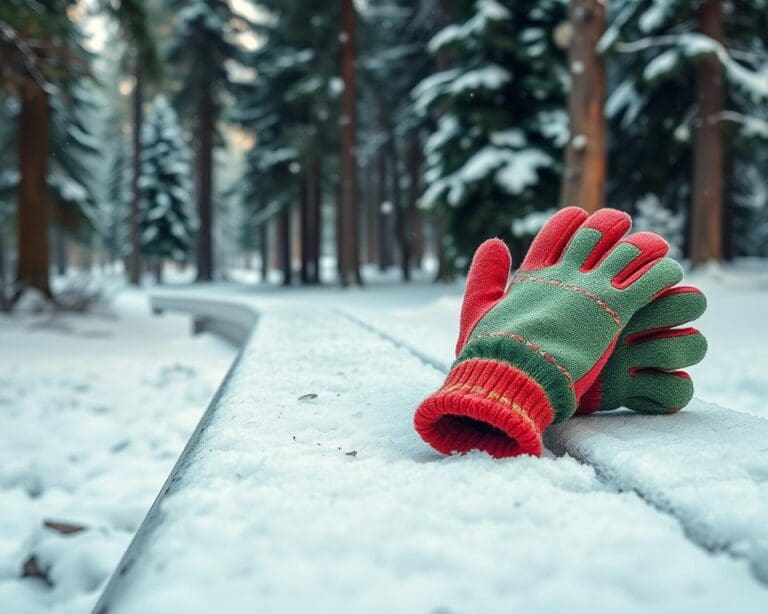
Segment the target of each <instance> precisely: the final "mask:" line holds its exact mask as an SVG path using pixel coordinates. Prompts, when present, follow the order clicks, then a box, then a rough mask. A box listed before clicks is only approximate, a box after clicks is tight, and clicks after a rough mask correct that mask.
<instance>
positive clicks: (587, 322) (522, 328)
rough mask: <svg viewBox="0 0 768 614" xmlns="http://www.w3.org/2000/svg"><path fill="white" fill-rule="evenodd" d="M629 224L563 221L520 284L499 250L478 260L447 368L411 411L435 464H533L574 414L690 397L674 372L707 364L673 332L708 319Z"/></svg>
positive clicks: (569, 216) (692, 293)
mask: <svg viewBox="0 0 768 614" xmlns="http://www.w3.org/2000/svg"><path fill="white" fill-rule="evenodd" d="M631 225H632V222H631V218H630V217H629V215H627V214H626V213H623V212H621V211H617V210H614V209H601V210H600V211H598V212H597V213H594V214H593V215H588V214H587V212H586V211H584V210H582V209H580V208H578V207H568V208H566V209H562V210H561V211H559V212H558V213H557V214H556V215H554V216H553V217H552V218H551V219H550V220H549V221H548V222H547V224H546V225H545V226H544V227H543V228H542V229H541V231H540V232H539V234H538V235H537V236H536V238H535V239H534V241H533V243H532V245H531V248H530V250H529V252H528V255H527V256H526V258H525V260H524V262H523V264H522V266H521V267H520V269H519V271H518V272H517V273H516V274H515V275H514V276H513V278H512V280H511V281H508V279H509V272H510V267H511V258H510V254H509V250H508V249H507V246H506V245H505V244H504V243H503V242H502V241H500V240H499V239H491V240H489V241H486V242H485V243H483V244H482V245H481V246H480V248H479V249H478V250H477V252H476V253H475V256H474V258H473V260H472V265H471V267H470V271H469V276H468V278H467V288H466V293H465V296H464V303H463V305H462V309H461V322H460V330H459V339H458V343H457V345H456V356H457V359H456V362H455V363H454V364H453V366H452V368H451V371H450V373H449V374H448V377H447V379H446V381H445V384H444V385H443V386H442V388H440V389H439V390H438V391H437V392H436V393H434V394H433V395H431V396H429V397H428V398H427V399H425V400H424V401H423V402H422V403H421V405H420V406H419V408H418V409H417V410H416V415H415V417H414V425H415V427H416V430H417V431H418V433H419V435H421V437H422V438H423V439H424V441H426V442H427V443H428V444H430V445H431V446H432V447H433V448H435V449H436V450H437V451H439V452H442V453H444V454H450V453H454V452H458V453H465V452H469V451H470V450H475V449H479V450H484V451H486V452H488V453H489V454H491V455H492V456H494V457H497V458H502V457H507V456H517V455H520V454H531V455H536V456H538V455H540V454H541V452H542V447H543V446H542V435H543V433H544V431H545V429H546V428H547V427H548V426H549V425H550V424H552V423H553V422H562V421H564V420H567V419H568V418H570V417H571V416H573V415H574V414H575V413H579V414H583V413H591V412H594V411H600V410H611V409H616V408H618V407H622V406H624V407H627V408H630V409H633V410H635V411H638V412H642V413H648V414H666V413H672V412H675V411H678V410H680V409H681V408H683V407H684V406H685V405H687V404H688V402H689V401H690V400H691V397H692V396H693V383H692V382H691V379H690V377H689V376H688V374H687V373H685V372H684V371H681V370H680V369H683V368H685V367H689V366H691V365H694V364H696V363H697V362H699V361H700V360H701V359H702V358H703V357H704V354H705V352H706V348H707V344H706V340H705V339H704V336H703V335H702V334H701V333H700V332H699V331H698V330H696V329H695V328H691V327H686V328H679V325H682V324H685V323H687V322H690V321H691V320H695V319H696V318H698V317H699V316H700V315H701V314H702V313H703V312H704V310H705V308H706V300H705V298H704V295H703V294H702V293H701V292H700V291H699V290H698V289H696V288H693V287H689V286H676V284H678V283H679V282H680V281H681V279H682V277H683V271H682V268H681V267H680V265H679V264H678V263H677V262H675V261H674V260H673V259H671V258H669V257H668V256H667V253H668V251H669V246H668V244H667V243H666V242H665V241H664V239H662V238H661V237H659V236H658V235H655V234H653V233H649V232H638V233H635V234H632V235H629V236H626V237H625V235H626V233H627V232H628V231H629V229H630V227H631Z"/></svg>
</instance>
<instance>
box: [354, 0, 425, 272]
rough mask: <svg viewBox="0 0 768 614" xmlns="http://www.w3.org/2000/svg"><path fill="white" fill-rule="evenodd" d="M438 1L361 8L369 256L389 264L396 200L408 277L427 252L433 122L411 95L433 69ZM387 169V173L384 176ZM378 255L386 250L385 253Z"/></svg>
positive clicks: (378, 0)
mask: <svg viewBox="0 0 768 614" xmlns="http://www.w3.org/2000/svg"><path fill="white" fill-rule="evenodd" d="M438 16H439V11H438V10H437V0H428V1H424V2H415V3H414V2H411V1H409V0H371V1H369V2H367V3H366V4H365V5H363V6H362V7H361V17H362V19H361V22H362V23H361V27H362V32H361V37H360V38H361V43H362V45H363V50H362V68H363V70H362V71H361V86H362V87H361V92H362V96H363V104H362V105H361V108H360V117H361V127H362V131H361V139H360V143H361V145H360V158H361V160H360V161H361V166H363V165H364V166H365V174H366V176H367V177H368V181H367V183H368V185H367V186H366V188H365V189H364V190H363V193H364V194H365V197H366V198H365V200H366V201H367V204H368V207H367V209H368V210H367V213H366V226H367V230H368V242H369V243H370V245H369V246H368V248H369V249H368V256H369V259H378V260H379V261H380V262H379V263H380V265H382V266H383V267H386V266H387V265H388V264H389V262H388V260H389V256H390V251H391V250H390V243H391V242H392V237H390V236H389V234H390V233H391V231H392V226H393V224H392V223H391V220H390V217H392V216H391V215H389V214H387V213H386V211H387V207H386V206H385V207H384V211H382V205H383V204H384V203H391V205H392V209H393V213H394V216H395V218H396V220H395V224H394V226H395V229H396V233H395V234H396V235H397V241H398V244H399V248H400V266H401V269H402V272H403V277H404V278H405V279H408V278H409V277H410V269H411V266H412V265H413V264H418V262H417V261H418V258H419V257H420V252H421V251H422V246H421V245H420V244H419V243H420V242H421V241H422V230H421V227H420V225H421V216H420V215H419V212H418V211H417V210H416V206H417V201H418V198H419V196H420V184H421V181H420V176H421V171H422V169H421V166H422V161H421V158H422V156H421V150H422V147H423V144H422V141H423V140H424V138H425V137H426V134H425V132H426V128H427V127H428V122H426V121H425V118H424V117H423V115H421V114H417V113H416V112H415V109H414V106H413V104H412V101H411V97H410V93H411V91H412V90H413V88H414V87H415V86H416V85H417V84H418V83H419V82H420V81H422V80H423V79H425V78H426V77H428V76H429V74H430V73H431V72H432V71H433V64H434V61H433V59H432V58H431V57H430V56H429V54H427V53H425V52H424V50H425V48H426V46H427V44H428V42H429V40H430V39H431V38H432V36H434V34H435V33H436V31H437V30H438V28H439V26H438ZM382 171H383V172H382ZM377 252H378V253H377Z"/></svg>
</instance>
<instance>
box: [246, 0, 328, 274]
mask: <svg viewBox="0 0 768 614" xmlns="http://www.w3.org/2000/svg"><path fill="white" fill-rule="evenodd" d="M260 8H261V9H262V10H264V11H265V12H266V16H265V18H264V19H263V20H262V21H261V22H260V23H259V24H258V28H257V32H258V34H259V36H260V37H261V39H262V44H261V46H260V47H259V48H258V49H257V50H255V51H254V52H253V53H251V54H250V55H249V56H248V57H247V58H246V59H245V64H246V65H247V66H249V67H252V68H253V69H254V73H255V74H254V77H253V79H252V80H249V81H246V82H243V83H240V84H238V90H237V96H236V98H237V101H238V104H237V108H236V110H235V112H234V114H233V117H234V119H235V120H236V121H237V122H238V123H239V124H240V125H242V126H243V128H245V129H246V130H248V131H249V132H250V133H251V134H253V136H254V145H253V147H252V148H251V149H249V151H248V152H247V153H246V160H245V173H244V176H243V180H242V182H241V184H240V185H239V190H240V193H241V196H242V202H243V206H244V207H245V208H246V210H247V217H248V219H249V222H250V223H249V226H250V228H251V229H252V232H256V231H257V229H258V232H259V235H260V240H259V243H260V245H261V246H262V261H263V263H264V262H266V259H267V258H266V257H267V253H265V252H264V249H265V248H266V238H267V235H268V232H267V224H268V223H269V222H270V221H272V220H274V219H275V218H279V228H278V231H279V232H278V233H277V238H278V241H279V243H280V244H281V245H280V249H279V252H280V253H281V254H282V255H283V256H282V257H281V261H282V262H281V264H282V268H283V281H284V283H290V281H291V276H292V271H291V268H290V258H287V257H286V255H288V256H289V255H290V246H289V245H288V242H289V241H290V236H289V230H290V227H289V224H288V223H287V220H288V219H289V217H290V216H291V215H292V211H293V208H294V206H297V205H298V208H299V214H300V216H299V217H300V224H299V228H300V230H301V237H300V238H301V247H302V249H301V258H302V269H301V278H302V281H303V282H305V283H317V282H319V280H320V277H319V272H320V271H319V259H320V238H321V224H322V204H323V202H324V201H325V200H326V199H327V198H328V195H329V194H333V195H334V198H335V194H336V193H337V185H336V182H335V180H334V177H336V176H337V175H338V173H337V169H338V163H339V161H338V151H339V126H338V117H339V94H340V91H341V89H342V88H341V85H340V83H341V82H340V80H339V66H338V59H337V58H338V56H337V54H336V52H337V51H338V49H339V32H338V27H339V26H338V23H339V16H340V12H339V5H338V4H337V3H333V4H330V5H329V3H328V2H326V1H325V0H311V1H309V2H308V1H307V0H265V1H264V2H262V3H260ZM307 15H312V18H311V19H307ZM276 92H279V93H280V94H279V95H276Z"/></svg>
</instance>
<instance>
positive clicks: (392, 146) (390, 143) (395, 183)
mask: <svg viewBox="0 0 768 614" xmlns="http://www.w3.org/2000/svg"><path fill="white" fill-rule="evenodd" d="M387 132H388V138H387V154H388V156H389V171H390V188H389V189H390V190H391V192H392V209H393V213H394V216H395V232H396V234H397V243H398V246H399V248H400V270H401V272H402V274H403V281H410V280H411V237H410V235H409V232H410V228H409V225H410V224H409V222H410V220H409V217H410V216H409V214H410V210H409V209H410V208H409V206H408V202H406V203H405V205H403V198H402V192H401V190H400V164H399V156H398V152H397V143H396V141H395V131H394V130H392V129H391V126H390V127H389V129H388V130H387Z"/></svg>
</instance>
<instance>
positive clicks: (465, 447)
mask: <svg viewBox="0 0 768 614" xmlns="http://www.w3.org/2000/svg"><path fill="white" fill-rule="evenodd" d="M553 417H554V413H553V411H552V407H551V405H550V402H549V399H548V398H547V395H546V393H545V392H544V389H543V388H542V387H541V386H540V385H539V384H538V383H537V382H536V381H535V380H533V379H531V377H530V376H529V375H527V374H526V373H524V372H523V371H520V370H519V369H516V368H515V367H513V366H511V365H509V364H507V363H504V362H500V361H497V360H487V359H470V360H465V361H463V362H461V363H459V364H458V365H456V366H455V367H454V368H453V369H451V372H450V373H449V374H448V378H447V379H446V380H445V384H443V387H442V388H440V390H438V391H437V392H436V393H435V394H433V395H431V396H429V397H427V398H426V399H425V400H424V401H423V402H422V403H421V405H419V408H418V409H417V410H416V415H415V416H414V419H413V422H414V426H415V427H416V430H417V431H418V433H419V435H421V438H422V439H423V440H424V441H426V442H427V443H428V444H429V445H431V446H432V447H433V448H434V449H435V450H437V451H438V452H442V453H443V454H451V453H453V452H459V453H466V452H469V451H470V450H483V451H485V452H488V454H490V455H491V456H494V457H496V458H504V457H507V456H518V455H521V454H531V455H534V456H539V455H540V454H541V450H542V443H541V436H542V433H543V432H544V429H546V428H547V427H548V426H549V425H550V424H551V423H552V420H553Z"/></svg>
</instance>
